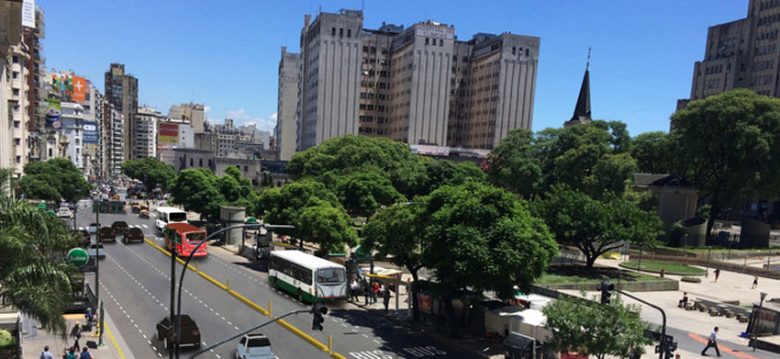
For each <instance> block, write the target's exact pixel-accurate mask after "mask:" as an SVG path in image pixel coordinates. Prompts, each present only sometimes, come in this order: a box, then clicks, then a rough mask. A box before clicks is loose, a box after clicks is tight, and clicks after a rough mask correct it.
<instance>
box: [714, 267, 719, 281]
mask: <svg viewBox="0 0 780 359" xmlns="http://www.w3.org/2000/svg"><path fill="white" fill-rule="evenodd" d="M718 277H720V268H715V283H718Z"/></svg>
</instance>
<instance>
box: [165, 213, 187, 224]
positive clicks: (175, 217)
mask: <svg viewBox="0 0 780 359" xmlns="http://www.w3.org/2000/svg"><path fill="white" fill-rule="evenodd" d="M186 221H187V213H184V212H171V213H170V214H168V222H186Z"/></svg>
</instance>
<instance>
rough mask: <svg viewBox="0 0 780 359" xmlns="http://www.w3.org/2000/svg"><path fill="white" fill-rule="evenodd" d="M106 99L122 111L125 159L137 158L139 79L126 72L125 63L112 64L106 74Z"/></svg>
mask: <svg viewBox="0 0 780 359" xmlns="http://www.w3.org/2000/svg"><path fill="white" fill-rule="evenodd" d="M105 86H106V87H105V91H106V99H108V102H109V103H110V104H112V105H113V106H114V109H115V110H117V111H119V112H121V113H122V117H123V118H124V124H125V126H124V127H125V133H124V136H123V142H122V148H123V149H122V151H123V153H124V159H125V160H132V159H135V157H134V156H133V141H134V140H135V137H136V135H135V128H136V127H135V116H136V113H137V112H138V79H136V78H135V77H133V75H128V74H126V73H125V65H123V64H111V67H110V69H109V70H108V71H107V72H106V75H105Z"/></svg>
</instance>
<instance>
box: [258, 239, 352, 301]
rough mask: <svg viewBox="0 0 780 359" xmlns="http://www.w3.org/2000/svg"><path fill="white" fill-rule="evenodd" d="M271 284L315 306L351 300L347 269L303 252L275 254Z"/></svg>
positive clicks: (271, 262)
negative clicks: (334, 301) (327, 302)
mask: <svg viewBox="0 0 780 359" xmlns="http://www.w3.org/2000/svg"><path fill="white" fill-rule="evenodd" d="M268 281H269V282H271V285H272V286H275V287H277V288H279V289H281V290H284V291H286V292H288V293H290V294H292V295H294V296H295V297H296V298H298V300H300V301H301V302H308V303H314V302H317V301H326V300H339V299H345V298H346V297H347V270H346V268H344V266H342V265H340V264H337V263H333V262H331V261H327V260H325V259H322V258H319V257H315V256H313V255H310V254H306V253H303V252H301V251H294V250H287V251H285V250H282V251H272V252H271V260H270V264H269V266H268Z"/></svg>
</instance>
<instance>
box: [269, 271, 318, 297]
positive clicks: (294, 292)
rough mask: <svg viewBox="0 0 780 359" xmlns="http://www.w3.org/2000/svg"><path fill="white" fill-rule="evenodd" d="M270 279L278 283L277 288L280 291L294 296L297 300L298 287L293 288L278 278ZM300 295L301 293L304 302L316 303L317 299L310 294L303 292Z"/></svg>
mask: <svg viewBox="0 0 780 359" xmlns="http://www.w3.org/2000/svg"><path fill="white" fill-rule="evenodd" d="M270 279H273V282H274V283H276V286H277V287H278V288H279V289H281V290H283V291H285V292H287V293H290V294H292V295H293V296H295V297H296V298H297V297H298V288H297V287H295V286H293V285H292V284H290V283H287V282H285V281H284V280H281V279H279V278H278V277H270ZM300 293H301V296H302V297H303V298H302V299H303V301H304V302H309V303H314V301H315V300H316V298H315V297H314V296H313V295H311V294H309V293H306V292H304V291H301V292H300Z"/></svg>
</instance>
